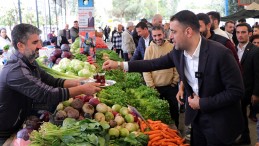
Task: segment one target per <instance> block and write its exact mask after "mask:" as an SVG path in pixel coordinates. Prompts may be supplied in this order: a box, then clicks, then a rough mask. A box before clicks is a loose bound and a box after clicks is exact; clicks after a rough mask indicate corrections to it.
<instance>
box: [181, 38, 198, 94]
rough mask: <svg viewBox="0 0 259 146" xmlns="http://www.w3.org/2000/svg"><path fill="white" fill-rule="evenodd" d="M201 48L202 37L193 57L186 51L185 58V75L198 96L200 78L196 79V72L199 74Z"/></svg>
mask: <svg viewBox="0 0 259 146" xmlns="http://www.w3.org/2000/svg"><path fill="white" fill-rule="evenodd" d="M200 47H201V37H200V41H199V43H198V46H197V47H196V49H195V51H194V53H193V54H192V55H189V54H188V53H187V52H186V51H184V56H185V57H184V59H185V66H184V74H185V76H186V79H187V82H188V84H189V85H190V86H191V87H192V90H193V92H194V93H195V94H196V95H199V84H198V78H196V77H195V72H198V67H199V56H200Z"/></svg>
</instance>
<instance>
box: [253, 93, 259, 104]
mask: <svg viewBox="0 0 259 146" xmlns="http://www.w3.org/2000/svg"><path fill="white" fill-rule="evenodd" d="M251 103H252V104H257V103H259V97H258V96H256V95H252V97H251Z"/></svg>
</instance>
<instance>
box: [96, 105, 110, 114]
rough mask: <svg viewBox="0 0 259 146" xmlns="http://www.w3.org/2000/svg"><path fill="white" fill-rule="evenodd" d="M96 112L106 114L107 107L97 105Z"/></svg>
mask: <svg viewBox="0 0 259 146" xmlns="http://www.w3.org/2000/svg"><path fill="white" fill-rule="evenodd" d="M96 110H97V111H98V112H100V113H106V112H107V111H108V106H107V105H106V104H105V103H99V104H98V105H97V106H96Z"/></svg>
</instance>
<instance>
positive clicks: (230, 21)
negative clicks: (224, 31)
mask: <svg viewBox="0 0 259 146" xmlns="http://www.w3.org/2000/svg"><path fill="white" fill-rule="evenodd" d="M228 23H232V24H234V25H235V22H234V21H233V20H229V21H227V22H226V23H225V26H226V25H227V24H228Z"/></svg>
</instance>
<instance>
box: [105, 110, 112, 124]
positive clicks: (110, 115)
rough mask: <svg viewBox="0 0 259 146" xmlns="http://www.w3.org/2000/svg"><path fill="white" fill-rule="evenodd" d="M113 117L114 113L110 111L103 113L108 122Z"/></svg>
mask: <svg viewBox="0 0 259 146" xmlns="http://www.w3.org/2000/svg"><path fill="white" fill-rule="evenodd" d="M113 119H114V115H113V114H112V113H111V112H106V113H105V120H106V121H107V122H109V121H110V120H113Z"/></svg>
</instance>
